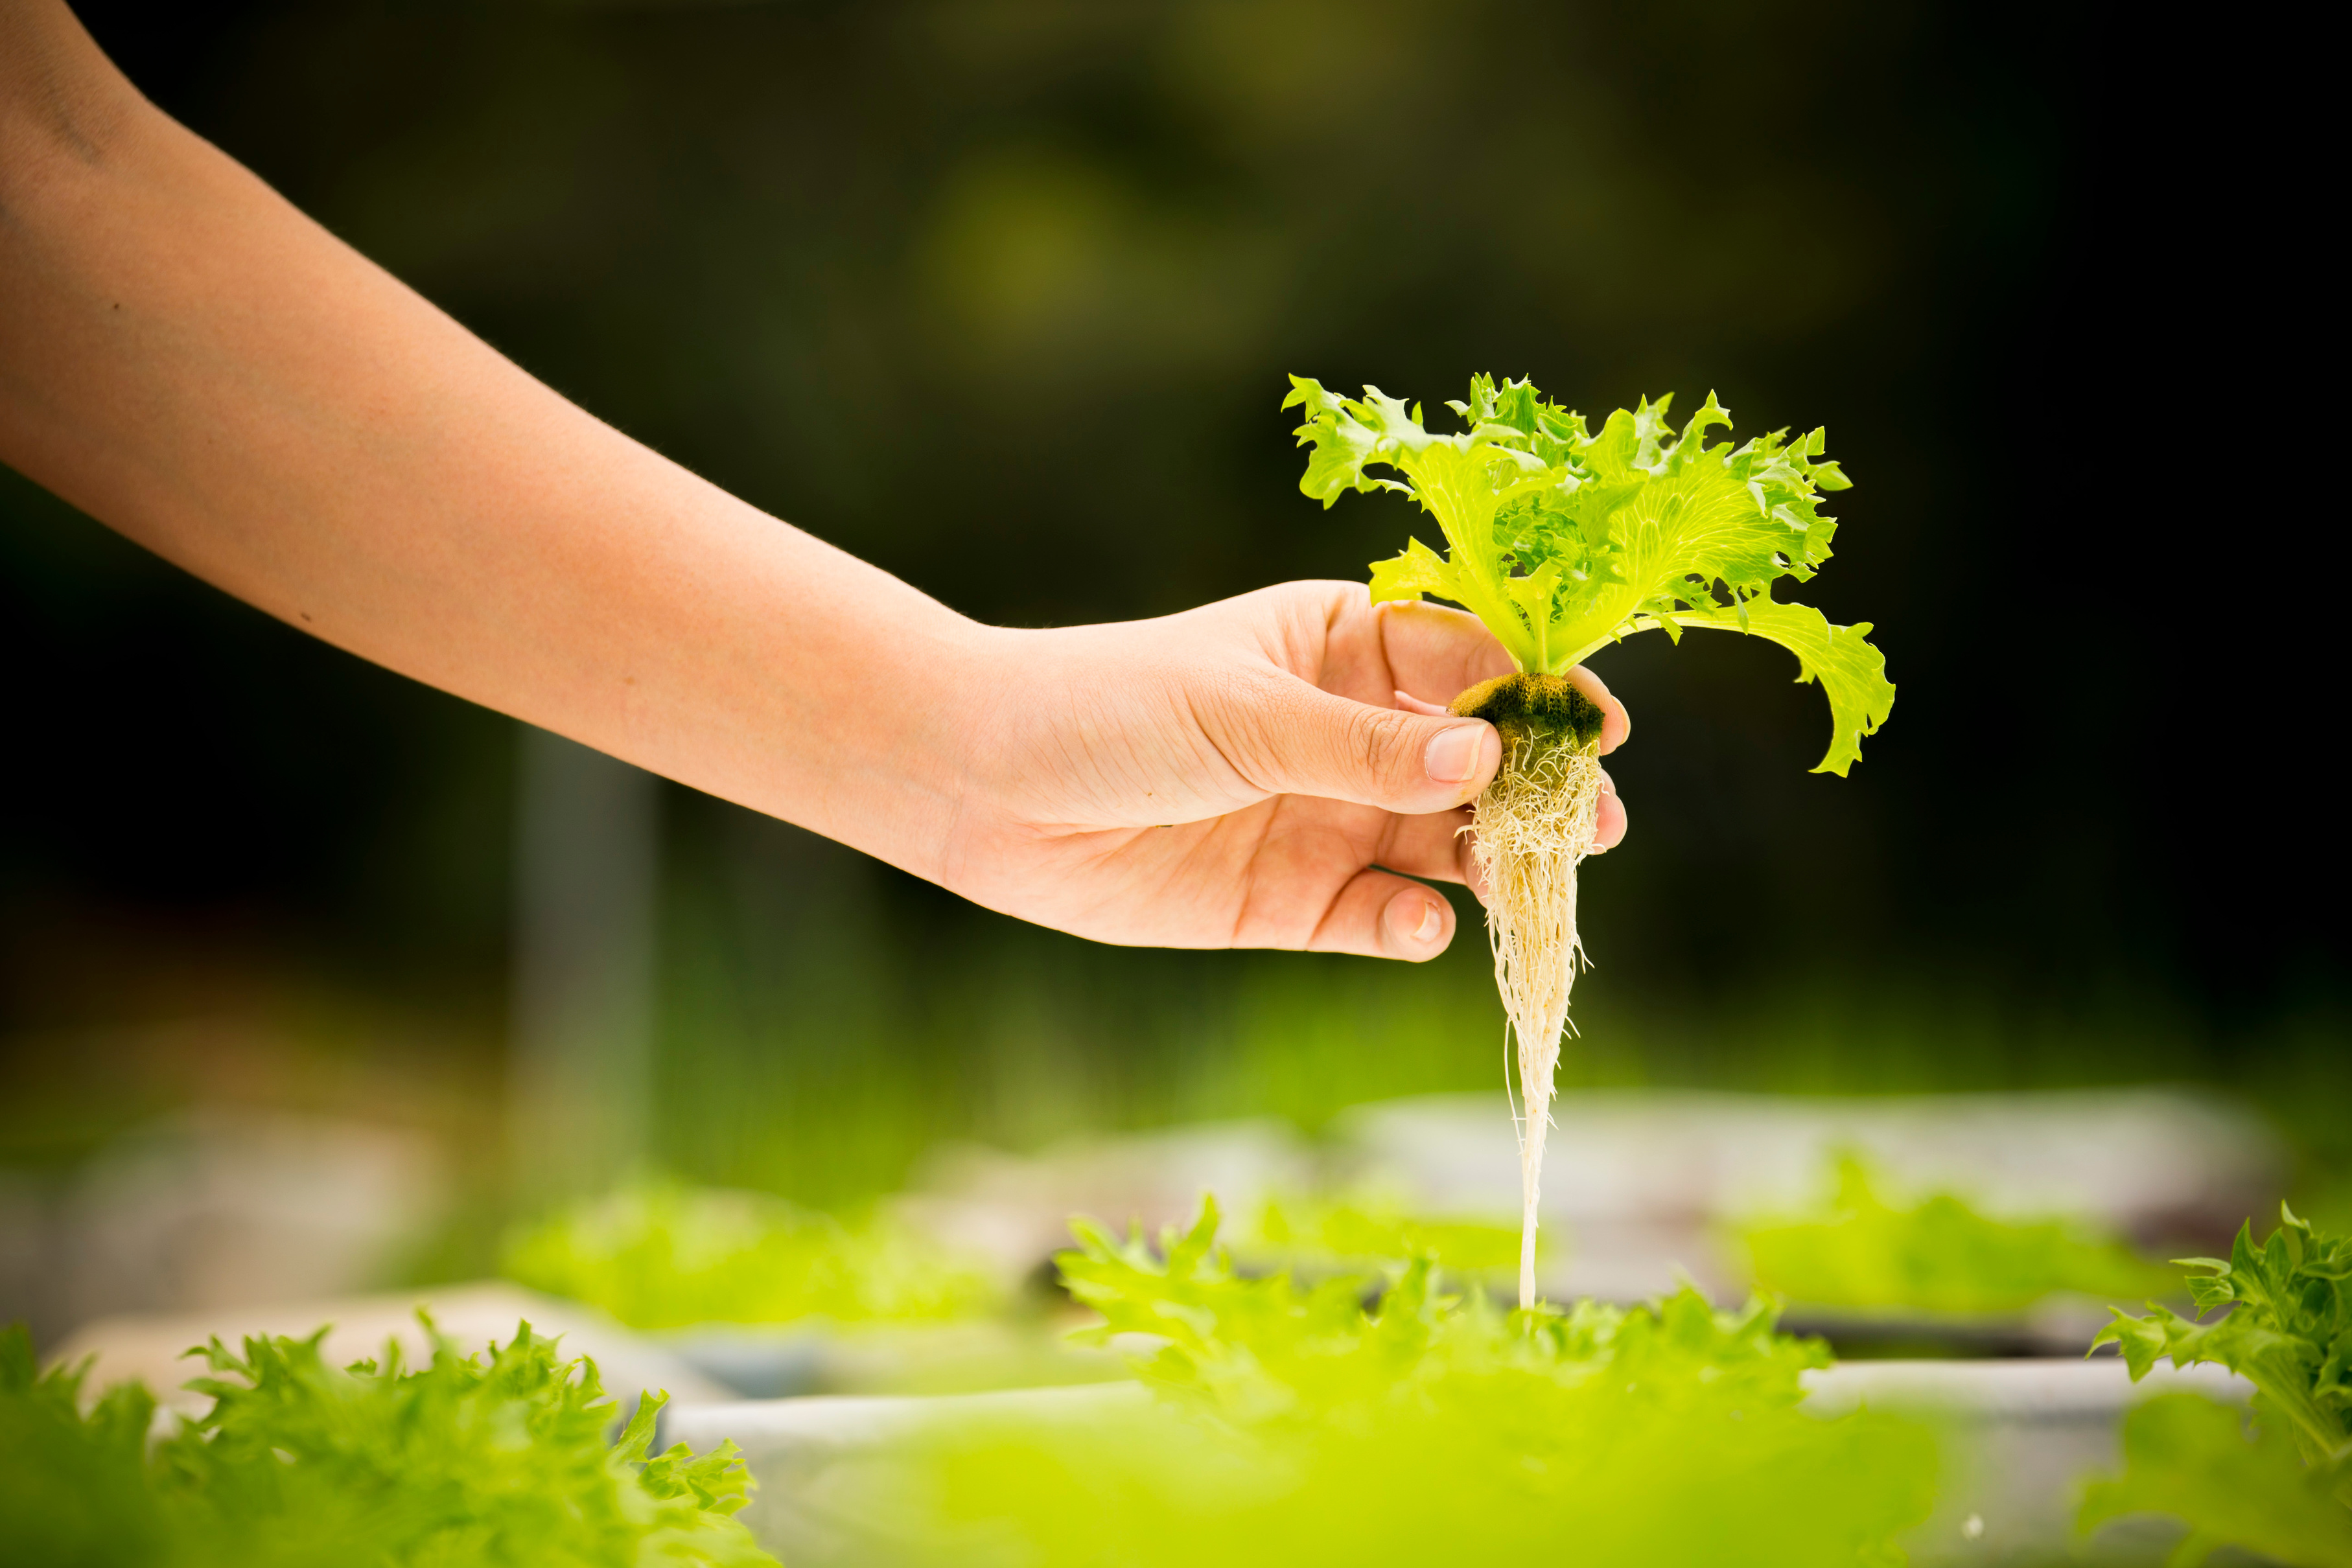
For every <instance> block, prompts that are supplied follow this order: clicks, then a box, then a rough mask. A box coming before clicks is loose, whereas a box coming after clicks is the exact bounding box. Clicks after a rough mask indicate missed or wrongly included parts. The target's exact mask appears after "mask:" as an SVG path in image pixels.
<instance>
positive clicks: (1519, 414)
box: [1282, 376, 1895, 774]
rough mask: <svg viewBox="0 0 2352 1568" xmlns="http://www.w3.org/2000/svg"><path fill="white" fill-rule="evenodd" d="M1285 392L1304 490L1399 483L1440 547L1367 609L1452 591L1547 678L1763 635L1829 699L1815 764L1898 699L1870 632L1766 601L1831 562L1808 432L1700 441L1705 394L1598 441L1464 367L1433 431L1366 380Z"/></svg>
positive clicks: (1395, 565)
mask: <svg viewBox="0 0 2352 1568" xmlns="http://www.w3.org/2000/svg"><path fill="white" fill-rule="evenodd" d="M1290 382H1291V391H1290V395H1289V396H1288V397H1287V398H1286V399H1285V400H1284V402H1283V405H1282V406H1283V407H1285V408H1300V409H1303V410H1304V411H1305V423H1302V424H1301V425H1299V427H1298V430H1297V434H1298V440H1299V444H1300V445H1302V446H1309V447H1311V448H1312V451H1311V452H1310V453H1309V454H1308V456H1307V473H1306V476H1305V477H1304V478H1302V479H1301V480H1300V481H1299V489H1300V490H1301V491H1302V492H1304V493H1305V494H1307V496H1310V497H1314V498H1315V499H1317V500H1319V501H1321V502H1322V503H1323V504H1324V505H1325V506H1326V507H1328V506H1330V505H1331V504H1332V503H1333V502H1335V501H1336V500H1338V499H1339V497H1340V496H1341V495H1342V494H1343V493H1345V492H1347V491H1349V490H1358V491H1363V492H1366V493H1370V492H1372V491H1376V490H1395V491H1398V492H1401V493H1402V494H1404V495H1407V496H1411V497H1413V498H1414V499H1415V500H1417V501H1419V502H1420V503H1421V504H1422V506H1423V507H1424V508H1425V509H1427V511H1428V512H1429V514H1430V515H1431V516H1432V517H1434V518H1435V519H1436V520H1437V526H1438V528H1439V529H1440V530H1441V532H1442V533H1443V535H1444V540H1445V546H1446V549H1445V553H1444V555H1442V556H1441V555H1440V554H1438V553H1437V551H1435V550H1434V549H1431V548H1430V547H1429V546H1427V545H1425V544H1423V543H1422V542H1421V541H1420V540H1419V539H1413V540H1412V541H1410V542H1409V543H1408V544H1407V545H1406V547H1405V549H1404V551H1403V553H1402V554H1401V555H1398V556H1396V557H1394V558H1392V559H1389V560H1384V561H1379V562H1375V563H1374V565H1373V567H1372V598H1373V599H1374V601H1384V600H1391V599H1413V598H1418V597H1420V596H1421V595H1423V594H1433V595H1434V596H1436V597H1437V598H1440V599H1446V600H1451V601H1454V603H1456V604H1460V605H1462V606H1463V607H1465V609H1467V610H1469V611H1470V612H1472V613H1474V614H1475V615H1476V616H1477V617H1478V618H1479V619H1480V620H1481V621H1483V622H1486V626H1487V629H1488V630H1489V631H1491V632H1494V634H1495V636H1496V640H1497V641H1498V642H1500V643H1502V644H1503V646H1504V648H1505V649H1506V650H1507V651H1508V652H1509V653H1510V655H1511V657H1512V658H1513V659H1514V660H1516V661H1517V664H1518V665H1519V667H1520V668H1521V669H1523V670H1529V671H1538V672H1543V673H1548V674H1550V673H1558V672H1559V671H1561V670H1565V669H1567V668H1568V667H1569V666H1570V665H1572V664H1577V663H1578V662H1580V660H1582V659H1584V658H1585V657H1586V656H1587V655H1589V654H1591V653H1593V652H1594V651H1595V650H1596V649H1599V648H1601V647H1603V646H1606V645H1607V644H1608V643H1612V642H1615V641H1619V640H1621V639H1622V638H1625V637H1628V636H1631V635H1633V633H1635V632H1648V631H1663V632H1665V633H1666V635H1667V636H1668V637H1670V638H1674V639H1675V640H1677V641H1679V640H1680V638H1681V635H1682V633H1683V632H1685V630H1688V629H1691V628H1697V629H1700V630H1709V631H1723V632H1743V633H1746V634H1748V635H1749V636H1756V637H1762V638H1764V639H1766V640H1767V641H1769V642H1773V643H1779V644H1780V646H1782V647H1784V648H1786V649H1788V650H1789V651H1790V653H1794V654H1795V655H1796V656H1797V665H1798V675H1797V678H1798V680H1799V681H1800V682H1801V683H1802V682H1808V681H1818V682H1819V683H1820V684H1821V686H1822V692H1823V693H1824V694H1825V695H1827V696H1828V698H1829V702H1830V713H1831V719H1832V739H1831V743H1830V748H1829V751H1828V754H1827V755H1826V756H1824V757H1823V758H1822V762H1821V765H1820V767H1819V768H1816V769H1815V771H1816V772H1830V773H1837V774H1843V773H1844V772H1845V771H1846V770H1847V769H1848V768H1851V767H1852V766H1853V764H1854V762H1856V761H1857V760H1859V759H1860V758H1861V755H1862V737H1864V736H1865V735H1869V734H1871V733H1872V732H1874V730H1876V729H1877V727H1879V725H1880V724H1882V723H1884V722H1885V718H1886V716H1887V714H1888V712H1889V711H1890V710H1891V709H1892V708H1893V706H1894V704H1895V687H1894V686H1893V685H1891V684H1889V683H1888V681H1887V679H1886V662H1885V658H1884V657H1883V656H1882V655H1881V654H1880V653H1879V652H1878V650H1877V649H1876V648H1874V647H1873V646H1872V645H1871V644H1870V643H1869V642H1868V641H1867V640H1866V633H1867V632H1869V631H1870V626H1869V623H1868V622H1863V623H1861V624H1858V625H1854V626H1834V625H1832V624H1831V623H1830V622H1829V621H1828V620H1827V619H1826V618H1825V617H1824V616H1823V615H1822V613H1821V612H1819V611H1818V610H1814V609H1812V608H1811V607H1810V606H1807V605H1803V604H1797V603H1793V602H1789V601H1780V600H1776V599H1774V598H1773V597H1772V592H1773V588H1774V585H1775V584H1776V583H1778V582H1779V581H1780V580H1781V579H1783V578H1788V579H1793V580H1796V581H1799V582H1802V581H1805V580H1808V579H1810V578H1811V577H1812V575H1813V574H1814V572H1815V571H1816V570H1819V569H1820V567H1821V565H1822V562H1823V561H1825V560H1827V559H1829V557H1830V553H1831V552H1830V541H1831V539H1832V538H1833V537H1834V535H1835V533H1836V531H1837V524H1836V521H1835V519H1833V518H1832V517H1828V516H1827V515H1825V514H1824V513H1822V511H1821V510H1820V508H1819V506H1818V504H1817V499H1816V497H1817V495H1818V493H1819V492H1821V491H1824V490H1843V489H1845V488H1846V487H1847V486H1848V484H1849V481H1848V480H1847V479H1846V476H1845V475H1844V474H1843V471H1841V470H1840V469H1839V467H1838V465H1836V464H1835V463H1834V462H1832V461H1830V460H1829V459H1827V458H1826V457H1824V456H1823V455H1822V450H1823V446H1824V443H1825V440H1826V437H1825V435H1824V434H1823V432H1822V431H1820V430H1814V431H1811V432H1810V433H1808V434H1804V435H1801V436H1799V437H1797V438H1796V439H1795V440H1793V441H1791V440H1790V439H1788V438H1787V433H1786V432H1785V431H1775V432H1773V433H1772V434H1769V435H1763V436H1759V437H1757V438H1755V439H1754V440H1751V441H1749V442H1748V443H1747V444H1745V445H1742V446H1738V447H1737V448H1735V447H1734V446H1732V444H1730V443H1729V442H1727V441H1725V442H1717V443H1715V444H1709V443H1708V440H1707V436H1708V434H1709V433H1710V432H1711V431H1714V430H1717V429H1722V430H1725V431H1728V430H1729V429H1730V427H1731V416H1730V414H1729V413H1727V412H1726V411H1725V410H1724V408H1723V407H1722V405H1721V404H1719V403H1717V402H1716V400H1715V397H1714V395H1713V394H1712V393H1710V394H1708V397H1707V400H1706V402H1705V404H1703V405H1702V406H1701V407H1700V409H1699V410H1698V412H1697V413H1695V414H1693V415H1692V416H1691V418H1690V419H1689V420H1688V421H1687V422H1686V423H1685V424H1684V425H1683V427H1682V429H1681V430H1680V431H1676V430H1675V428H1674V427H1673V426H1672V425H1671V424H1669V423H1667V420H1666V410H1667V404H1668V403H1669V402H1670V401H1671V400H1670V399H1668V398H1660V399H1658V400H1656V401H1655V402H1652V401H1650V400H1648V399H1643V400H1642V401H1641V402H1639V403H1638V404H1637V405H1636V406H1635V407H1634V408H1633V409H1631V410H1626V409H1619V410H1618V411H1616V412H1615V413H1612V414H1611V415H1610V416H1609V417H1608V418H1607V419H1606V420H1604V421H1603V422H1602V423H1601V429H1600V431H1599V432H1598V433H1597V434H1596V433H1594V432H1592V431H1591V430H1590V429H1588V428H1587V426H1586V423H1585V421H1584V418H1583V416H1582V415H1580V414H1579V413H1574V412H1572V411H1570V410H1568V409H1564V408H1561V407H1560V406H1559V405H1558V404H1557V403H1552V402H1546V401H1545V400H1544V398H1543V396H1542V394H1541V393H1539V392H1537V391H1536V389H1535V388H1534V387H1532V386H1530V385H1529V384H1528V383H1527V382H1524V381H1519V382H1505V383H1503V384H1502V385H1500V386H1497V385H1496V382H1495V381H1494V379H1493V378H1492V377H1489V376H1479V377H1477V378H1475V380H1474V381H1472V382H1471V383H1470V397H1469V401H1467V402H1451V403H1448V404H1447V406H1448V407H1450V408H1452V409H1453V410H1454V412H1455V413H1458V414H1460V415H1461V416H1462V419H1463V422H1464V423H1465V424H1466V425H1467V426H1468V428H1467V429H1465V430H1463V431H1460V432H1456V433H1454V434H1439V433H1436V432H1433V431H1431V430H1429V429H1428V428H1426V426H1425V425H1424V423H1423V419H1422V413H1421V409H1420V407H1419V405H1418V404H1415V405H1412V406H1410V407H1408V406H1407V405H1406V404H1405V403H1403V402H1400V401H1398V400H1397V399H1395V398H1392V397H1390V396H1388V395H1387V394H1386V393H1384V392H1381V391H1380V390H1379V389H1378V388H1376V387H1366V388H1365V389H1364V395H1363V397H1361V398H1360V399H1359V398H1349V397H1342V396H1340V395H1339V394H1337V393H1334V392H1327V391H1326V390H1325V389H1324V388H1323V386H1322V385H1321V384H1320V383H1319V382H1314V381H1310V380H1308V379H1307V378H1306V377H1304V376H1293V377H1291V378H1290ZM1376 465H1377V466H1379V467H1381V468H1384V469H1386V470H1387V471H1388V473H1387V474H1377V475H1376V474H1374V473H1372V472H1370V470H1371V469H1372V468H1373V467H1374V466H1376ZM1391 475H1393V476H1396V477H1391Z"/></svg>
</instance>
